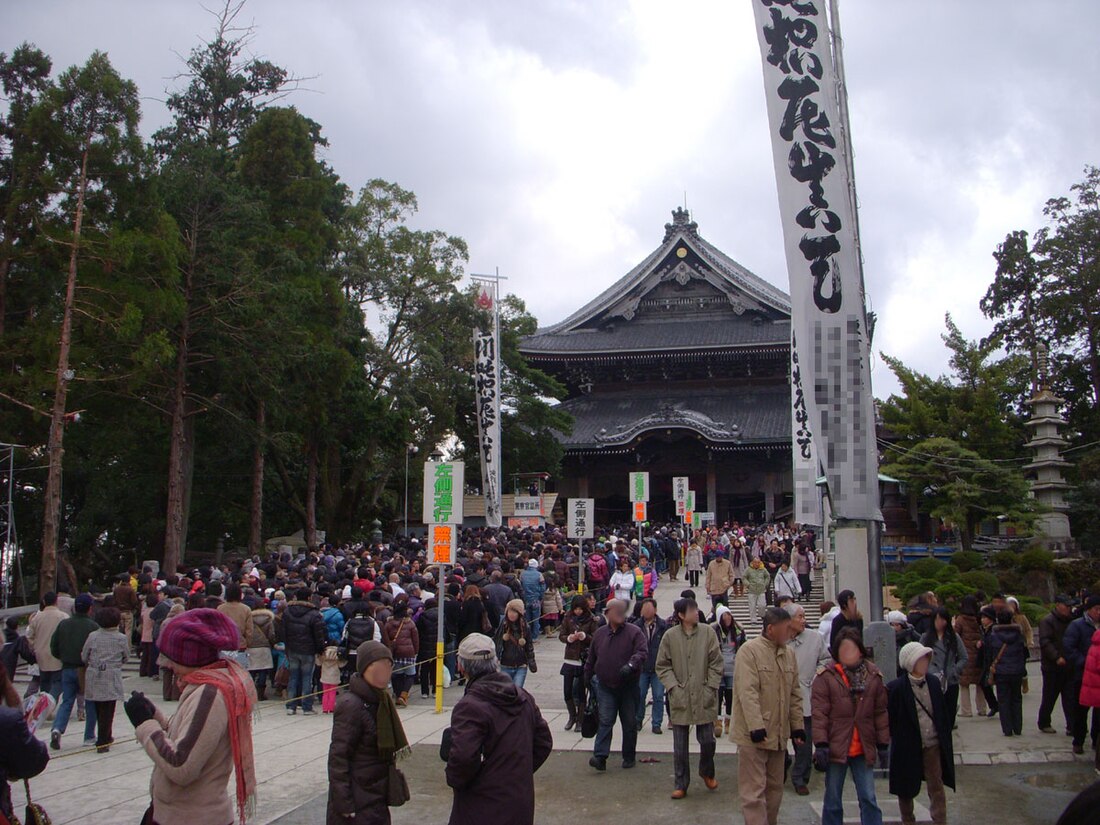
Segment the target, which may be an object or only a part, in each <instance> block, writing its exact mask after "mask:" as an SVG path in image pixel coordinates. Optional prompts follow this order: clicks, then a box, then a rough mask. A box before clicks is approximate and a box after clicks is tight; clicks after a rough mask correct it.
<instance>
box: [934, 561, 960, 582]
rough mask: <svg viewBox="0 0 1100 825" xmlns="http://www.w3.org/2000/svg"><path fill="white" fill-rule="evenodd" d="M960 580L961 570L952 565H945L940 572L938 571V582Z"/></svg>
mask: <svg viewBox="0 0 1100 825" xmlns="http://www.w3.org/2000/svg"><path fill="white" fill-rule="evenodd" d="M958 580H959V568H957V567H953V566H951V565H950V564H945V565H943V566H942V567H941V568H940V569H939V570H938V571H936V581H940V582H953V581H958Z"/></svg>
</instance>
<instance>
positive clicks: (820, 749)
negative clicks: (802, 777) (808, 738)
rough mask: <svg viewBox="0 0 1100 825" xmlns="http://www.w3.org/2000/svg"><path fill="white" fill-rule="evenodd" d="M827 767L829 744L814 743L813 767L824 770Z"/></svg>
mask: <svg viewBox="0 0 1100 825" xmlns="http://www.w3.org/2000/svg"><path fill="white" fill-rule="evenodd" d="M828 767H829V746H828V745H826V744H824V743H818V744H816V745H814V768H815V769H816V770H819V771H822V772H824V771H826V770H827V769H828Z"/></svg>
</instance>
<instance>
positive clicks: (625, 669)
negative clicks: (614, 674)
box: [619, 665, 634, 681]
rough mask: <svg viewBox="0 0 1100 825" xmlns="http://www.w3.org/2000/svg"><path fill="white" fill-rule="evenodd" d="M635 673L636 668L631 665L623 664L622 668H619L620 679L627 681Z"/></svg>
mask: <svg viewBox="0 0 1100 825" xmlns="http://www.w3.org/2000/svg"><path fill="white" fill-rule="evenodd" d="M633 675H634V668H632V667H631V666H630V665H623V666H622V667H621V668H619V678H620V679H622V680H624V681H625V680H626V679H629V678H630V677H631V676H633Z"/></svg>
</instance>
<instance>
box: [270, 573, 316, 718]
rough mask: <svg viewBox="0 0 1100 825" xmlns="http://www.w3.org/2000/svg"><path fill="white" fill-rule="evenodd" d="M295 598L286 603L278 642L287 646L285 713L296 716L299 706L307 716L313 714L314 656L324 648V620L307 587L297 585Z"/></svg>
mask: <svg viewBox="0 0 1100 825" xmlns="http://www.w3.org/2000/svg"><path fill="white" fill-rule="evenodd" d="M295 595H296V596H297V598H296V599H295V600H294V601H291V602H287V606H286V610H285V611H283V615H282V618H281V619H280V621H279V641H281V642H282V643H283V644H284V645H285V653H286V660H287V668H288V669H289V670H290V684H289V685H287V689H286V695H287V699H289V700H290V701H288V702H287V703H286V715H287V716H294V715H295V714H296V713H297V712H298V705H299V704H301V706H302V713H303V715H305V716H313V715H314V714H315V713H317V711H315V710H314V709H313V696H312V695H310V688H311V687H312V685H313V668H314V666H315V664H316V660H315V659H314V657H315V656H316V655H317V654H318V653H323V652H324V650H325V640H326V633H325V620H324V618H323V617H322V616H321V611H320V610H318V609H317V608H316V607H314V606H313V602H311V601H310V596H311V593H310V591H309V588H308V587H300V588H298V592H297V593H296V594H295Z"/></svg>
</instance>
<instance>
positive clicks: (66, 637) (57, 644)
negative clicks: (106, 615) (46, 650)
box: [50, 613, 118, 667]
mask: <svg viewBox="0 0 1100 825" xmlns="http://www.w3.org/2000/svg"><path fill="white" fill-rule="evenodd" d="M99 629H100V628H99V625H98V624H97V623H96V622H95V620H94V619H90V618H88V617H87V616H82V615H80V614H79V613H77V614H76V615H75V616H73V617H72V618H71V619H66V620H65V621H63V622H62V623H61V624H59V625H58V626H57V630H55V631H54V632H53V638H52V639H50V652H51V653H52V654H53V655H54V656H56V657H57V659H58V660H59V661H60V662H61V664H62V666H63V667H81V666H82V665H83V664H84V660H83V659H82V658H81V656H82V654H83V651H84V642H86V641H88V637H89V636H90V635H92V634H93V633H95V632H96V631H97V630H99ZM115 632H116V633H117V632H118V631H117V630H116V631H115Z"/></svg>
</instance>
